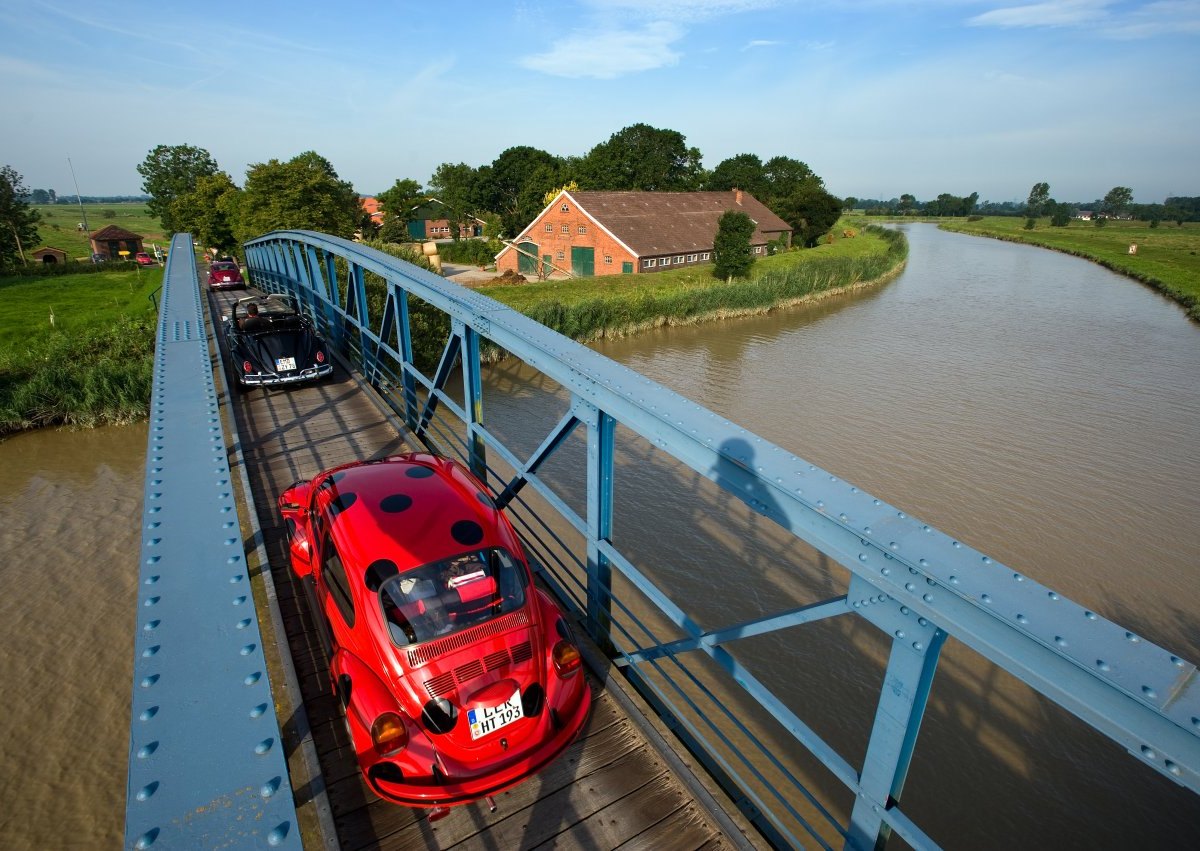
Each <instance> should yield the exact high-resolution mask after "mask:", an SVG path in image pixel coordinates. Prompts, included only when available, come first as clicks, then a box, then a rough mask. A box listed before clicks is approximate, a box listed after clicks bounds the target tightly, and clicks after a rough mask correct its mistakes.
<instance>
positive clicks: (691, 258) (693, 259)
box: [688, 254, 696, 263]
mask: <svg viewBox="0 0 1200 851" xmlns="http://www.w3.org/2000/svg"><path fill="white" fill-rule="evenodd" d="M688 262H689V263H695V262H696V255H695V254H689V255H688Z"/></svg>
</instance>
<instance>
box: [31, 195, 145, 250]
mask: <svg viewBox="0 0 1200 851" xmlns="http://www.w3.org/2000/svg"><path fill="white" fill-rule="evenodd" d="M30 206H31V207H32V209H34V210H37V211H38V213H39V214H41V217H42V220H41V221H40V222H38V236H39V237H40V241H39V242H38V244H37V245H33V246H26V251H31V250H34V249H37V248H41V247H42V246H44V245H48V246H50V247H51V248H61V249H62V250H63V251H65V252H67V256H68V257H72V258H75V259H86V258H87V257H89V256H90V255H91V250H90V248H89V246H88V240H87V233H86V232H85V231H81V230H79V229H78V224H79V223H80V222H82V221H83V215H81V214H80V210H79V205H78V204H31V205H30ZM83 212H84V213H85V214H86V215H87V225H88V228H89V229H90V230H91V231H93V232H95V231H98V230H100V229H101V228H103V227H107V226H108V225H117V226H118V227H121V228H124V229H125V230H127V231H131V232H132V233H136V234H138V235H139V236H141V237H143V238H144V240H145V242H144V244H145V246H146V250H147V251H153V244H154V243H158V244H159V245H160V246H162V247H163V248H165V247H166V245H167V240H166V237H165V235H164V234H163V229H162V225H161V224H159V221H158V219H156V218H154V217H153V216H151V215H150V213H149V211H148V210H147V209H146V205H145V204H136V203H125V204H84V205H83Z"/></svg>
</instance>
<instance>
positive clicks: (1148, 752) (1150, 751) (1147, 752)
mask: <svg viewBox="0 0 1200 851" xmlns="http://www.w3.org/2000/svg"><path fill="white" fill-rule="evenodd" d="M1142 756H1144V757H1145V758H1146V759H1158V754H1156V753H1155V752H1154V748H1152V747H1150V746H1148V745H1142Z"/></svg>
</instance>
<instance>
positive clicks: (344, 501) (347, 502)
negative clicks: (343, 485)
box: [329, 491, 358, 517]
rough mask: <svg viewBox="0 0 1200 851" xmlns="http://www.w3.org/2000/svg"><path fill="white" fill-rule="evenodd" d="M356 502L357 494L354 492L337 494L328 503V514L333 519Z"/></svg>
mask: <svg viewBox="0 0 1200 851" xmlns="http://www.w3.org/2000/svg"><path fill="white" fill-rule="evenodd" d="M356 502H358V494H356V493H354V492H352V491H351V492H349V493H339V494H338V495H337V496H335V497H334V498H333V499H332V500H330V502H329V513H330V515H331V516H333V517H337V516H338V515H339V514H341V513H342V512H343V511H345V510H346V509H347V508H349V507H350V506H352V505H354V503H356Z"/></svg>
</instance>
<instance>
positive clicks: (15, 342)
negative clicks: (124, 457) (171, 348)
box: [0, 268, 162, 436]
mask: <svg viewBox="0 0 1200 851" xmlns="http://www.w3.org/2000/svg"><path fill="white" fill-rule="evenodd" d="M161 283H162V270H161V269H158V268H150V269H144V270H139V269H130V270H120V271H111V272H110V271H105V272H99V273H95V274H85V275H63V276H58V277H52V278H45V277H14V278H4V279H0V436H4V435H9V434H13V433H16V432H19V431H25V430H27V429H33V428H41V427H45V426H56V425H70V426H84V427H91V426H98V425H123V424H126V423H131V422H137V421H140V420H144V419H145V418H146V416H147V414H148V412H149V409H150V382H151V377H152V375H153V358H154V326H155V316H156V313H155V309H154V304H153V302H152V301H151V300H150V298H149V296H150V294H151V293H152V292H153V291H154V290H155V289H157V288H158V286H159V285H160V284H161Z"/></svg>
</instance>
